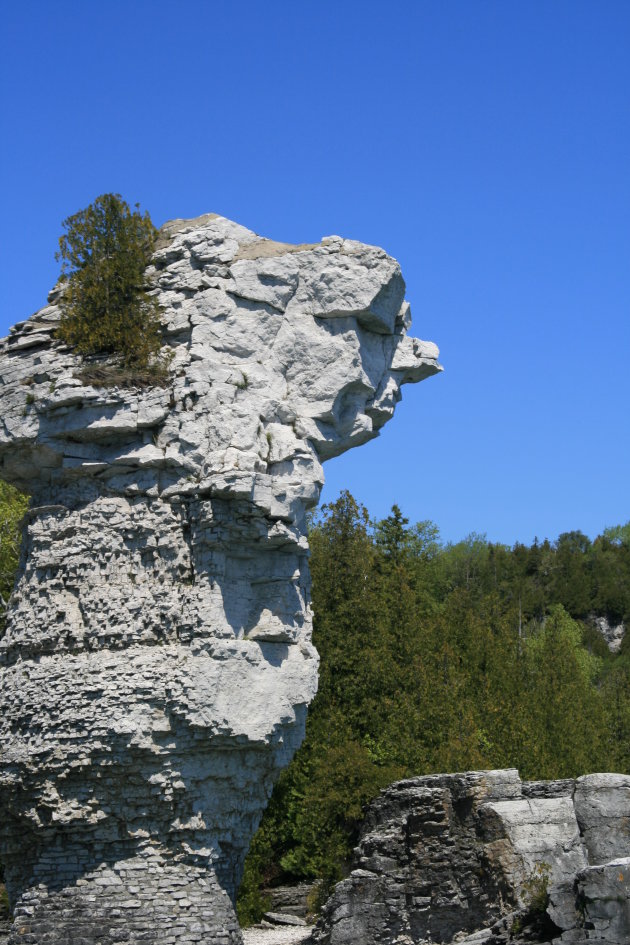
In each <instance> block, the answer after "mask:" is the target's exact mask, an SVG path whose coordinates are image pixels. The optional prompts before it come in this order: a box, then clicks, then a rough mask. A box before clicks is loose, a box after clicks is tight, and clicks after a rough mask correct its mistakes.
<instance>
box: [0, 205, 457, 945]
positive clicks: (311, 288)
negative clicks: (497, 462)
mask: <svg viewBox="0 0 630 945" xmlns="http://www.w3.org/2000/svg"><path fill="white" fill-rule="evenodd" d="M148 276H149V278H150V279H151V280H152V282H153V283H154V285H155V287H156V292H157V293H158V296H159V301H160V305H161V307H162V311H163V323H164V328H165V341H166V344H167V345H168V346H169V347H170V348H171V349H172V353H173V359H172V362H171V365H170V382H169V384H168V385H167V386H166V387H164V388H145V389H138V388H123V387H109V388H103V387H100V388H99V387H92V386H86V385H85V384H83V383H82V381H81V380H80V379H79V378H78V376H77V375H78V373H79V371H80V367H81V361H80V359H79V358H78V357H77V356H75V355H74V354H73V352H72V351H71V350H70V349H68V348H67V347H64V346H62V345H61V344H60V343H59V342H58V341H56V340H55V338H54V329H55V326H56V325H57V324H58V320H59V314H60V313H59V308H58V306H57V301H58V297H59V296H58V290H53V292H52V293H51V295H50V297H49V303H50V304H49V305H47V306H46V307H45V308H43V309H42V310H41V311H39V312H37V313H36V314H35V315H33V316H32V317H31V318H30V319H28V320H27V321H25V322H22V323H21V324H19V325H16V326H15V328H13V329H12V331H11V333H10V335H9V337H8V338H7V339H4V340H3V341H2V342H0V390H1V394H2V405H3V409H2V418H1V420H0V476H2V477H3V478H4V479H6V480H8V481H9V482H12V483H14V484H16V485H17V486H19V487H20V488H22V489H24V490H26V491H27V492H29V493H30V494H31V495H32V501H31V507H30V510H29V513H28V515H27V523H26V531H25V541H24V546H23V554H22V561H21V566H20V572H19V576H18V582H17V585H16V590H15V592H14V595H13V597H12V599H11V604H10V612H9V615H8V624H7V630H6V634H5V636H4V638H3V639H2V640H1V641H0V665H1V666H2V678H1V681H0V700H1V706H2V712H1V713H0V748H1V751H0V803H1V805H2V810H3V816H2V818H0V859H1V861H2V862H3V863H4V864H5V867H6V877H7V886H8V890H9V895H10V897H11V900H12V903H13V904H14V906H15V923H14V926H13V931H12V933H11V942H12V943H17V942H29V943H36V945H53V943H54V945H83V943H85V945H87V943H89V945H97V943H98V945H113V943H115V942H123V941H124V942H128V943H139V942H151V943H162V945H174V943H177V945H192V943H198V942H201V941H203V942H213V943H225V945H228V943H229V945H236V943H239V942H241V934H240V931H239V930H238V926H237V923H236V920H235V916H234V911H233V907H232V902H231V900H233V897H234V894H235V890H236V888H237V886H238V882H239V879H240V875H241V870H242V865H243V860H244V857H245V854H246V851H247V848H248V845H249V842H250V840H251V837H252V835H253V833H254V831H255V830H256V827H257V825H258V823H259V820H260V817H261V814H262V811H263V809H264V807H265V805H266V803H267V800H268V797H269V794H270V792H271V789H272V786H273V784H274V781H275V779H276V777H277V775H278V773H279V772H280V770H281V769H282V768H283V767H284V766H285V765H287V764H288V762H289V761H290V759H291V757H292V755H293V754H294V752H295V750H296V748H297V747H298V745H299V744H300V742H301V740H302V738H303V734H304V722H305V715H306V709H307V706H308V704H309V703H310V701H311V700H312V698H313V696H314V694H315V690H316V686H317V664H318V660H317V654H316V652H315V650H314V648H313V646H312V643H311V613H310V609H309V572H308V560H307V559H308V547H307V541H306V528H305V515H306V512H307V511H308V510H309V509H312V508H313V507H314V506H315V505H316V503H317V501H318V498H319V495H320V491H321V487H322V484H323V474H322V465H321V464H322V462H323V461H324V460H326V459H328V458H329V457H332V456H336V455H338V454H340V453H342V452H343V451H344V450H347V449H349V448H351V447H353V446H359V445H361V444H362V443H365V442H366V441H367V440H369V439H371V438H372V437H374V436H376V435H377V433H378V430H379V429H380V428H381V427H382V426H383V424H384V423H385V422H386V421H387V420H389V419H390V418H391V417H392V414H393V412H394V407H395V404H396V403H397V401H398V400H399V399H400V387H401V385H402V384H404V383H409V382H415V381H420V380H422V379H424V378H426V377H428V376H429V375H431V374H434V373H436V372H437V371H439V370H440V366H439V365H438V363H437V360H436V359H437V349H436V347H435V346H434V345H432V344H430V343H428V342H422V341H419V340H418V339H415V338H408V337H407V336H406V334H405V333H406V330H407V328H408V327H409V323H410V312H409V306H408V304H407V303H406V302H405V301H404V282H403V279H402V276H401V273H400V268H399V266H398V264H397V263H396V261H395V260H394V259H392V258H391V257H390V256H388V255H387V254H386V253H385V252H383V251H382V250H380V249H377V248H375V247H370V246H365V245H363V244H361V243H357V242H354V241H350V240H343V239H341V238H339V237H334V236H333V237H328V238H326V239H324V240H322V242H321V243H319V244H315V245H300V246H291V245H288V244H282V243H276V242H274V241H271V240H265V239H262V238H260V237H259V236H257V235H256V234H254V233H252V232H251V231H249V230H247V229H245V228H244V227H242V226H239V225H238V224H236V223H233V222H231V221H229V220H226V219H225V218H223V217H219V216H216V215H214V214H208V215H206V216H205V217H200V218H198V219H196V220H188V221H186V220H178V221H173V222H172V223H170V224H167V225H166V226H165V227H163V228H162V231H161V236H160V241H159V244H158V249H157V251H156V253H155V256H154V258H153V261H152V266H151V267H150V269H149V271H148Z"/></svg>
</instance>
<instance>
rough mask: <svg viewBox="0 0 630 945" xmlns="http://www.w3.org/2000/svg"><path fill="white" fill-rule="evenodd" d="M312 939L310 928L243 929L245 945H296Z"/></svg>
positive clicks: (287, 926) (256, 927) (257, 927)
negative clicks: (295, 944)
mask: <svg viewBox="0 0 630 945" xmlns="http://www.w3.org/2000/svg"><path fill="white" fill-rule="evenodd" d="M310 938H311V929H310V927H308V926H307V927H306V928H300V927H298V926H291V925H285V926H280V925H279V926H278V927H277V928H275V929H263V928H260V927H259V926H252V928H250V929H243V945H294V943H297V942H309V941H310Z"/></svg>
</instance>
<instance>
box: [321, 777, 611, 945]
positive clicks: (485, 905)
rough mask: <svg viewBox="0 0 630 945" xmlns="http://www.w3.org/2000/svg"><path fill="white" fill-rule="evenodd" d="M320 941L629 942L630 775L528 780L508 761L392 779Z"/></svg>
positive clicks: (326, 916)
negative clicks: (489, 767) (504, 766)
mask: <svg viewBox="0 0 630 945" xmlns="http://www.w3.org/2000/svg"><path fill="white" fill-rule="evenodd" d="M524 926H527V928H526V929H524ZM519 930H520V931H523V935H522V936H520V935H519ZM467 933H468V934H467ZM313 941H314V943H315V945H350V943H352V945H356V943H361V945H394V943H396V945H420V943H429V942H433V943H435V942H442V943H455V942H457V943H460V945H464V943H466V945H482V943H486V945H507V943H508V942H520V941H528V942H554V943H555V945H569V943H571V945H584V943H587V942H588V943H591V942H599V943H605V945H623V943H626V942H630V777H628V776H625V775H619V774H593V775H587V776H585V777H581V778H578V779H577V780H576V781H573V780H569V781H548V782H529V783H528V782H521V780H520V778H519V776H518V772H517V771H516V770H514V769H508V770H506V771H471V772H466V773H464V774H452V775H431V776H428V777H420V778H413V779H410V780H406V781H400V782H398V783H396V784H393V785H392V786H391V787H389V788H387V789H386V790H385V791H383V792H382V793H381V795H380V796H379V797H378V798H377V799H376V800H375V801H374V802H373V804H372V805H371V806H370V808H369V809H368V811H367V814H366V818H365V822H364V825H363V829H362V834H361V838H360V842H359V846H358V847H357V849H356V850H355V858H354V869H353V870H352V872H351V874H350V876H349V877H348V879H346V880H343V881H342V882H341V883H339V884H338V885H337V887H336V888H335V891H334V893H333V895H332V897H331V898H330V900H329V901H328V902H327V904H326V906H325V907H324V910H323V915H322V918H321V920H320V922H319V923H318V926H317V928H316V930H315V933H314V937H313Z"/></svg>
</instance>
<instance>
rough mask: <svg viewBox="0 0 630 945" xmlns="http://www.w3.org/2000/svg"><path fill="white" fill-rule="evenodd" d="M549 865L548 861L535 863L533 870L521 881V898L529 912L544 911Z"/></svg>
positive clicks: (547, 897)
mask: <svg viewBox="0 0 630 945" xmlns="http://www.w3.org/2000/svg"><path fill="white" fill-rule="evenodd" d="M550 878H551V867H550V865H549V863H544V862H541V863H536V865H535V866H534V868H533V870H532V871H531V873H530V874H529V876H528V877H527V879H526V880H525V882H524V883H523V898H524V900H525V904H526V906H527V908H528V910H529V911H530V912H534V913H540V912H545V910H546V908H547V906H548V904H549V880H550Z"/></svg>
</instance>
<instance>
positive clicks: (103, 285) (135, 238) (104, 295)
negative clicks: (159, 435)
mask: <svg viewBox="0 0 630 945" xmlns="http://www.w3.org/2000/svg"><path fill="white" fill-rule="evenodd" d="M63 226H64V228H65V231H66V232H65V233H64V234H63V236H61V237H60V239H59V252H58V253H57V256H56V258H57V259H58V260H61V261H62V271H61V281H62V282H63V283H64V291H63V292H62V294H61V297H60V301H59V304H60V306H61V310H62V316H61V322H60V325H59V329H58V331H57V337H58V338H60V339H61V340H62V341H64V342H65V343H66V344H68V345H71V346H72V347H74V348H75V349H76V350H77V351H78V352H79V353H80V354H82V355H109V356H112V357H113V358H114V359H115V361H116V362H117V363H119V364H120V365H122V366H123V367H124V368H133V369H138V370H139V371H146V370H147V369H148V368H149V366H150V364H151V362H152V360H153V359H155V355H157V353H158V351H159V350H160V346H161V332H160V318H159V306H158V303H157V300H156V298H155V297H154V296H152V295H150V294H149V292H148V291H147V286H146V284H145V277H144V273H145V270H146V268H147V266H148V264H149V261H150V259H151V256H152V254H153V250H154V247H155V240H156V237H157V230H156V228H155V227H154V226H153V223H152V222H151V219H150V217H149V214H148V213H145V214H144V215H143V214H141V213H140V210H139V208H138V204H136V208H135V210H133V211H132V210H131V209H130V208H129V205H128V204H127V203H126V202H125V201H124V200H123V199H122V198H121V196H120V195H119V194H103V195H102V196H100V197H97V198H96V200H95V201H94V203H92V204H90V206H89V207H86V209H85V210H80V211H79V212H78V213H75V214H73V216H70V217H68V218H67V219H66V220H64V222H63Z"/></svg>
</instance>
